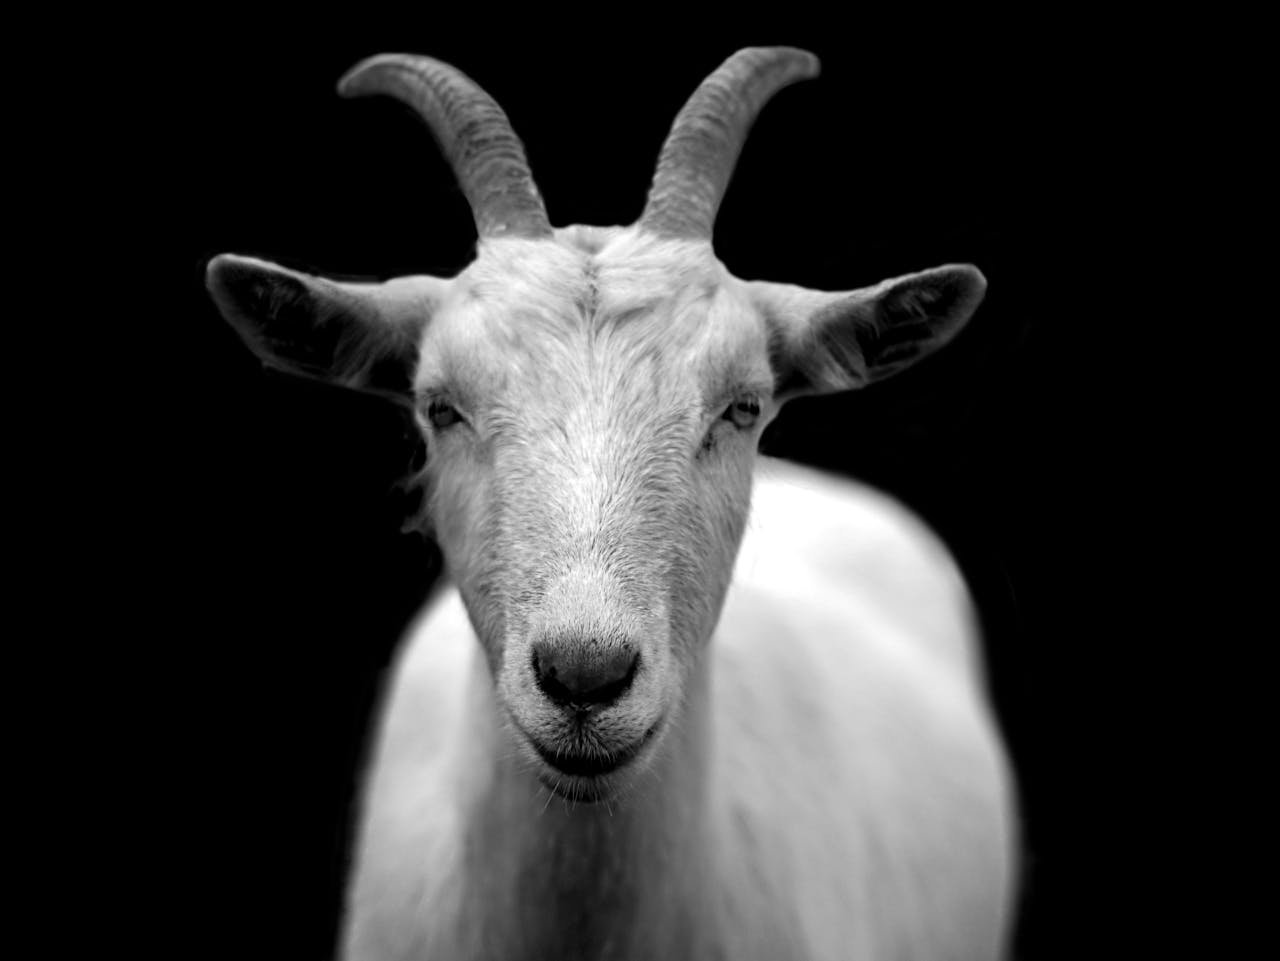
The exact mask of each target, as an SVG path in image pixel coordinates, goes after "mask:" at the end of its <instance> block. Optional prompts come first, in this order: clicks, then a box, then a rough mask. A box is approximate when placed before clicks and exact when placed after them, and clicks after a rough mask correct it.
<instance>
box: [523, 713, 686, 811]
mask: <svg viewBox="0 0 1280 961" xmlns="http://www.w3.org/2000/svg"><path fill="white" fill-rule="evenodd" d="M660 724H661V722H659V723H657V724H654V725H653V726H652V727H650V728H649V729H648V730H647V731H645V732H644V735H643V736H642V737H640V738H639V739H637V740H635V741H633V742H632V743H631V744H628V745H626V746H624V747H621V748H619V749H617V750H613V751H603V750H600V749H595V750H564V749H558V750H557V749H553V748H549V747H547V746H545V745H543V744H542V743H540V742H539V741H538V739H537V738H534V737H529V736H528V735H527V734H526V735H525V736H526V737H527V738H528V741H529V743H530V744H531V745H532V746H533V749H534V750H535V751H537V752H538V756H539V757H540V758H542V760H543V761H544V762H545V763H546V765H547V769H544V770H542V771H539V772H538V780H539V781H541V782H542V784H543V786H544V787H546V788H548V789H549V790H551V791H552V792H553V793H555V794H558V795H560V796H561V797H563V798H565V799H567V800H570V801H580V802H587V803H594V802H596V801H602V800H604V799H605V798H606V797H608V795H609V793H610V791H609V789H608V788H607V787H606V784H607V783H608V778H609V776H610V775H612V774H615V773H617V772H619V771H621V770H622V769H623V768H625V767H627V765H629V764H630V763H631V762H632V761H634V760H635V759H636V758H637V757H638V756H639V755H640V753H641V752H642V751H643V750H644V748H645V746H646V745H647V744H648V743H649V742H650V741H651V740H652V739H653V737H654V735H655V734H656V733H657V731H658V728H659V726H660ZM548 769H549V770H548Z"/></svg>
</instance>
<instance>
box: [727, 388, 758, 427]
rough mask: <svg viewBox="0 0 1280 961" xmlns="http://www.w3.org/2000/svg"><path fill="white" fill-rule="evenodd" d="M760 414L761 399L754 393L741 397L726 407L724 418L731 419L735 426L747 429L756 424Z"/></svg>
mask: <svg viewBox="0 0 1280 961" xmlns="http://www.w3.org/2000/svg"><path fill="white" fill-rule="evenodd" d="M759 416H760V399H759V398H758V397H756V396H754V395H749V396H746V397H739V398H738V399H737V400H735V401H734V402H733V403H732V404H730V405H729V406H728V407H727V408H725V412H724V419H725V420H727V421H731V422H732V423H733V426H735V427H740V428H742V429H744V430H745V429H746V428H748V427H751V426H752V425H753V424H755V422H756V419H757V418H758V417H759Z"/></svg>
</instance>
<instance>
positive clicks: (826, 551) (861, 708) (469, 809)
mask: <svg viewBox="0 0 1280 961" xmlns="http://www.w3.org/2000/svg"><path fill="white" fill-rule="evenodd" d="M797 559H801V560H799V561H797ZM973 625H974V618H973V615H972V611H971V607H970V602H969V599H968V595H967V593H966V591H965V588H964V585H963V583H962V581H961V579H960V577H959V574H958V572H957V570H956V568H955V566H954V564H953V562H952V560H951V559H950V557H949V556H948V555H947V553H946V552H945V550H944V549H943V548H942V547H941V545H940V544H939V543H938V542H937V541H936V540H935V539H934V538H933V537H932V535H931V534H929V532H928V531H927V530H926V529H925V528H924V527H923V525H922V524H921V523H920V522H919V521H917V520H916V519H915V518H914V517H912V516H911V515H910V514H909V513H908V512H907V511H906V510H905V509H903V508H902V507H901V506H899V505H898V504H896V503H894V502H893V501H891V500H889V499H887V498H886V497H884V496H883V495H880V494H878V493H875V492H872V491H870V490H868V489H866V488H863V487H859V486H856V485H854V484H851V483H848V482H845V481H837V480H834V479H832V478H829V477H827V476H825V475H822V474H818V473H816V472H813V471H809V470H804V469H800V468H797V467H793V466H789V465H785V464H782V463H780V462H775V461H767V460H762V461H761V463H760V466H759V468H758V470H757V478H756V484H755V494H754V497H753V506H752V512H751V517H750V522H749V524H748V526H747V534H746V537H745V540H744V542H743V545H742V549H741V552H740V554H739V557H738V562H737V567H736V572H735V579H734V582H733V586H732V587H731V588H730V591H729V594H728V597H727V599H726V602H725V606H724V609H723V612H722V614H721V617H720V620H719V623H718V626H717V628H716V631H715V634H714V636H713V637H712V638H711V639H710V641H709V645H708V647H707V649H706V650H707V654H706V655H705V657H703V658H702V660H701V661H700V663H699V665H698V668H697V675H696V676H695V677H694V678H692V679H691V682H690V684H689V685H688V689H687V691H686V697H685V700H684V703H683V704H682V705H681V706H680V708H679V710H678V712H677V713H675V714H674V715H673V716H672V717H671V718H670V719H669V724H668V727H669V729H668V730H666V731H664V732H663V736H662V737H661V739H660V740H658V742H657V743H656V744H655V745H654V746H653V750H652V751H651V753H649V754H646V755H642V756H641V757H639V758H638V759H637V761H636V764H637V766H638V769H637V770H634V771H629V772H626V777H625V778H623V779H622V780H621V781H620V782H619V783H618V784H617V785H616V786H611V787H610V789H609V790H608V791H607V792H605V795H604V796H603V797H602V798H599V799H596V798H590V799H586V798H584V800H597V801H598V802H599V803H578V802H576V801H574V800H572V796H573V795H572V792H561V793H559V794H558V793H555V792H554V791H552V790H548V787H547V782H546V777H545V773H546V772H545V771H543V770H540V769H539V768H538V766H537V765H536V764H534V763H531V762H530V760H529V759H528V757H527V756H526V755H525V753H523V752H522V751H521V749H520V744H519V743H518V737H519V735H518V732H517V731H515V730H514V728H513V727H512V725H511V724H510V723H509V722H508V720H507V719H506V718H504V716H503V713H502V711H501V710H500V708H499V707H498V705H497V704H496V701H495V695H494V686H493V681H492V676H491V674H490V672H489V668H488V666H487V665H486V663H485V660H484V658H483V656H482V654H481V649H480V645H479V642H478V641H477V639H476V637H475V635H474V633H473V631H472V628H471V625H470V623H469V621H468V619H467V615H466V612H465V610H464V609H463V605H462V603H461V602H460V600H459V598H458V595H457V593H456V591H454V590H453V589H452V588H446V589H444V590H443V591H442V593H441V594H440V595H439V596H437V597H436V598H435V600H434V601H433V603H432V604H431V606H430V607H429V609H428V610H427V611H426V612H425V613H424V615H423V616H422V618H421V619H420V620H419V622H418V623H417V624H416V625H415V626H414V628H413V630H412V631H411V633H410V636H409V637H408V639H407V641H406V643H405V646H404V648H403V651H402V654H401V657H400V660H399V664H398V666H397V669H396V671H395V673H394V676H393V679H392V681H391V683H390V686H389V689H388V692H387V697H386V702H385V709H384V713H383V719H382V724H381V729H380V734H379V737H378V740H377V743H376V748H375V751H374V753H373V755H372V758H371V769H370V772H369V778H368V782H367V786H366V793H365V797H364V804H363V817H362V824H361V828H360V832H359V841H358V852H357V862H356V869H355V872H354V875H353V880H352V884H351V887H350V891H349V899H348V907H347V912H348V913H347V919H346V927H345V935H344V957H345V958H347V959H349V961H365V959H384V958H423V957H427V958H437V957H438V958H596V957H600V958H604V957H608V958H710V957H723V958H736V959H753V958H759V959H782V958H846V957H848V958H880V957H886V958H888V957H892V958H897V957H912V958H949V959H951V958H975V959H976V958H994V957H998V956H1000V954H1001V951H1002V949H1003V945H1004V942H1005V939H1006V935H1007V927H1008V922H1009V918H1008V917H1007V911H1008V903H1009V900H1010V897H1011V893H1012V890H1013V888H1014V884H1015V858H1014V850H1015V847H1016V825H1015V812H1014V801H1013V792H1012V788H1011V781H1010V776H1009V772H1008V770H1007V767H1006V762H1005V759H1004V754H1003V750H1002V748H1001V745H1000V741H999V738H998V735H997V733H996V730H995V725H994V723H993V721H992V718H991V717H990V715H989V713H988V709H987V707H986V706H985V704H986V702H985V695H984V692H983V677H982V668H981V663H980V658H979V654H978V647H977V640H976V637H975V631H974V626H973ZM624 771H625V769H624ZM566 793H567V794H568V795H569V796H568V797H566V796H564V794H566Z"/></svg>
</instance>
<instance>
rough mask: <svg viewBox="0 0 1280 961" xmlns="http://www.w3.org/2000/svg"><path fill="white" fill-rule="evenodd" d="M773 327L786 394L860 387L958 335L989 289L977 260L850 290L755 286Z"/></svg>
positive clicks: (780, 389)
mask: <svg viewBox="0 0 1280 961" xmlns="http://www.w3.org/2000/svg"><path fill="white" fill-rule="evenodd" d="M750 287H751V293H752V296H753V298H754V299H755V302H756V303H757V305H758V306H759V307H760V308H761V310H762V311H763V312H764V315H765V317H766V319H767V321H768V323H769V325H770V328H771V337H772V343H773V363H774V369H775V374H776V377H777V383H778V391H777V393H778V395H779V397H782V398H786V397H794V396H798V395H800V394H825V393H833V392H836V391H844V390H854V389H856V388H859V387H865V386H866V385H867V384H871V383H874V382H875V381H877V380H883V379H884V378H886V377H890V376H892V375H893V374H896V373H898V371H900V370H904V369H905V368H907V367H909V366H911V365H912V364H914V363H915V362H916V361H917V360H920V359H921V358H922V357H926V356H928V355H929V354H931V353H932V352H933V351H935V350H937V349H938V348H939V347H941V346H943V345H944V344H946V343H947V342H948V341H949V340H951V338H952V337H954V336H955V335H956V334H957V333H958V332H959V331H960V328H962V327H963V326H964V325H965V323H966V322H967V321H968V320H969V318H970V317H971V316H972V314H973V312H974V310H975V309H977V306H978V304H979V303H981V302H982V297H983V294H984V293H985V292H986V289H987V282H986V279H985V278H984V277H983V276H982V273H981V272H980V271H979V270H978V269H977V268H976V267H974V266H972V265H969V264H959V265H957V264H949V265H947V266H945V267H935V268H933V269H932V270H924V271H921V272H920V273H916V274H906V275H905V276H902V277H895V278H894V279H892V280H886V281H883V282H882V283H879V284H876V285H875V286H874V287H865V288H862V289H861V290H853V291H848V292H845V293H828V292H826V291H816V290H807V289H805V288H803V287H794V286H790V285H784V284H771V283H753V284H751V285H750Z"/></svg>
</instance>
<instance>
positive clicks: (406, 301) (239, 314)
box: [205, 254, 448, 401]
mask: <svg viewBox="0 0 1280 961" xmlns="http://www.w3.org/2000/svg"><path fill="white" fill-rule="evenodd" d="M205 280H206V283H207V285H208V288H209V293H210V294H212V295H213V299H214V302H215V303H217V305H218V309H219V310H221V311H222V315H223V316H224V317H225V318H226V319H227V320H228V321H229V322H230V323H231V325H232V326H233V327H235V329H236V330H237V331H238V332H239V334H240V336H241V337H243V338H244V341H245V343H246V344H248V345H249V347H250V349H252V350H253V352H254V353H255V354H257V355H258V356H259V357H260V358H261V359H262V361H263V362H264V363H266V364H267V365H269V366H271V367H276V368H278V369H280V370H284V371H287V372H289V373H293V374H301V375H303V376H306V377H314V378H317V379H320V380H325V381H329V382H331V383H336V384H340V385H342V386H344V387H350V388H353V389H355V390H363V391H369V392H372V393H376V394H381V395H384V396H388V397H391V398H393V399H396V400H401V401H407V400H408V399H409V397H410V391H411V388H412V386H413V373H414V366H415V364H416V363H417V359H418V357H417V351H418V344H419V338H420V335H421V333H422V328H423V326H424V325H425V324H426V322H427V319H428V317H429V316H430V314H431V312H432V310H434V309H435V307H436V306H437V305H438V303H439V302H440V300H441V298H442V297H443V295H444V290H445V287H446V285H447V284H448V281H445V280H439V279H437V278H435V277H402V278H399V279H397V280H391V281H387V282H386V283H383V284H353V283H342V282H338V281H333V280H326V279H324V278H322V277H312V276H310V275H308V274H303V273H299V272H297V271H293V270H287V269H286V268H284V267H280V266H278V265H276V264H272V263H267V262H266V261H263V260H256V259H254V258H252V257H237V256H234V255H231V254H222V255H221V256H219V257H215V258H214V259H213V260H212V261H210V262H209V268H208V271H207V273H206V276H205Z"/></svg>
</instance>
